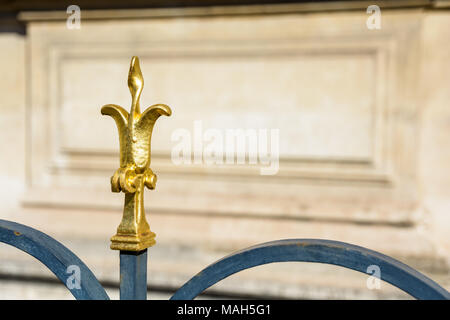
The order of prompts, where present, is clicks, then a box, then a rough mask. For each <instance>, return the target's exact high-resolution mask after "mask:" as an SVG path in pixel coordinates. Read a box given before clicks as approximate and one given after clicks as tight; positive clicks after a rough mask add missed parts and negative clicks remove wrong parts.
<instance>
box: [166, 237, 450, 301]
mask: <svg viewBox="0 0 450 320" xmlns="http://www.w3.org/2000/svg"><path fill="white" fill-rule="evenodd" d="M289 261H299V262H318V263H326V264H332V265H337V266H341V267H345V268H348V269H352V270H356V271H359V272H362V273H366V270H367V267H368V266H370V265H377V266H378V267H379V268H380V271H381V274H380V278H381V279H382V280H384V281H386V282H389V283H391V284H392V285H394V286H396V287H397V288H399V289H401V290H403V291H405V292H407V293H409V294H410V295H411V296H413V297H415V298H417V299H450V293H449V292H448V291H446V290H445V289H444V288H442V287H440V286H439V285H438V284H437V283H436V282H434V281H433V280H431V279H429V278H427V277H426V276H424V275H423V274H421V273H419V272H417V271H416V270H414V269H412V268H411V267H408V266H407V265H405V264H403V263H401V262H400V261H397V260H395V259H392V258H390V257H388V256H385V255H383V254H381V253H378V252H375V251H372V250H369V249H366V248H363V247H359V246H355V245H352V244H348V243H344V242H338V241H330V240H317V239H288V240H279V241H272V242H267V243H263V244H260V245H257V246H253V247H250V248H247V249H244V250H241V251H239V252H236V253H233V254H231V255H229V256H227V257H225V258H223V259H221V260H219V261H217V262H215V263H213V264H212V265H210V266H208V267H207V268H205V269H203V270H202V271H201V272H199V273H198V274H197V275H196V276H194V277H193V278H192V279H191V280H189V281H188V282H186V283H185V284H184V285H183V286H182V287H181V288H180V289H179V290H178V291H177V292H175V294H174V295H173V296H172V298H171V299H172V300H188V299H194V298H195V297H196V296H198V295H199V294H200V293H202V292H203V291H204V290H205V289H207V288H209V287H211V286H212V285H214V284H215V283H217V282H219V281H220V280H222V279H225V278H226V277H228V276H230V275H232V274H235V273H237V272H239V271H242V270H245V269H248V268H252V267H256V266H259V265H263V264H268V263H273V262H289Z"/></svg>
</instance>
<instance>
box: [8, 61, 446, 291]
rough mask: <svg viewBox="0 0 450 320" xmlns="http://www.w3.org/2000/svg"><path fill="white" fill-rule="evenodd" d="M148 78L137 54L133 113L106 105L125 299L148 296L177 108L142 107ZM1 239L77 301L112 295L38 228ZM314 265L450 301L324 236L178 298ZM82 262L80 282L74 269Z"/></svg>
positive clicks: (425, 283) (245, 257) (378, 257)
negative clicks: (289, 266) (263, 271)
mask: <svg viewBox="0 0 450 320" xmlns="http://www.w3.org/2000/svg"><path fill="white" fill-rule="evenodd" d="M143 85H144V79H143V77H142V73H141V70H140V66H139V59H138V58H137V57H133V58H132V60H131V66H130V72H129V75H128V87H129V89H130V92H131V96H132V104H131V111H130V113H128V112H127V111H126V110H125V109H124V108H122V107H120V106H118V105H114V104H109V105H105V106H103V107H102V109H101V112H102V114H104V115H109V116H111V117H112V118H113V119H114V120H115V122H116V125H117V128H118V130H119V140H120V168H119V169H117V170H116V172H115V173H114V175H113V176H112V177H111V190H112V191H113V192H124V193H125V203H124V210H123V218H122V222H121V223H120V225H119V227H118V228H117V233H116V235H114V236H113V237H112V238H111V249H113V250H119V251H120V299H137V300H145V299H146V298H147V248H148V247H150V246H152V245H154V244H155V240H154V238H155V234H154V233H153V232H151V231H150V226H149V224H148V222H147V220H146V217H145V212H144V202H143V201H144V200H143V192H144V188H145V187H148V188H149V189H154V188H155V186H156V175H155V174H154V173H153V171H152V170H151V169H150V161H151V134H152V130H153V126H154V124H155V122H156V120H157V119H158V118H159V117H160V116H161V115H166V116H170V115H171V113H172V111H171V109H170V108H169V107H168V106H166V105H163V104H156V105H153V106H151V107H149V108H147V109H146V110H145V111H144V112H142V113H141V111H140V104H139V98H140V95H141V92H142V89H143ZM0 242H3V243H6V244H9V245H11V246H13V247H15V248H17V249H20V250H22V251H24V252H26V253H28V254H30V255H31V256H33V257H35V258H36V259H37V260H39V261H41V262H42V263H43V264H44V265H45V266H46V267H47V268H48V269H50V270H51V271H52V272H53V273H54V274H55V275H56V276H57V277H58V279H59V280H61V282H62V283H63V284H64V285H65V286H66V287H67V289H68V290H69V291H70V292H71V293H72V295H73V296H74V297H75V298H76V299H97V300H105V299H109V297H108V295H107V293H106V291H105V289H104V288H103V287H102V285H101V284H100V282H99V281H98V280H97V278H96V277H95V275H94V274H93V273H92V271H91V270H90V269H89V268H88V267H87V266H86V265H85V264H84V263H83V262H82V261H81V260H80V259H79V258H78V257H77V256H76V255H75V254H74V253H72V252H71V251H70V250H69V249H68V248H66V247H65V246H64V245H62V244H61V243H59V242H58V241H57V240H55V239H53V238H52V237H50V236H48V235H46V234H45V233H42V232H40V231H38V230H35V229H33V228H31V227H28V226H25V225H22V224H18V223H15V222H11V221H6V220H0ZM290 261H299V262H315V263H325V264H331V265H336V266H341V267H344V268H348V269H351V270H355V271H359V272H363V273H365V272H366V270H367V267H368V266H370V265H377V266H378V267H379V268H380V270H382V272H381V273H380V279H381V280H384V281H386V282H389V283H391V284H392V285H394V286H395V287H397V288H399V289H401V290H403V291H405V292H406V293H408V294H410V295H411V296H413V297H414V298H417V299H450V293H449V292H448V291H447V290H445V289H444V288H442V287H441V286H439V285H438V284H437V283H436V282H434V281H433V280H431V279H429V278H428V277H426V276H425V275H423V274H421V273H420V272H418V271H416V270H414V269H413V268H411V267H409V266H407V265H405V264H403V263H401V262H400V261H398V260H395V259H393V258H391V257H388V256H386V255H383V254H381V253H379V252H375V251H372V250H369V249H366V248H363V247H359V246H356V245H352V244H349V243H344V242H339V241H331V240H321V239H286V240H278V241H272V242H267V243H263V244H259V245H256V246H253V247H250V248H247V249H244V250H241V251H238V252H235V253H233V254H231V255H229V256H227V257H224V258H223V259H221V260H219V261H217V262H215V263H213V264H212V265H210V266H208V267H206V268H205V269H203V270H202V271H201V272H199V273H198V274H197V275H195V276H194V277H193V278H192V279H190V280H189V281H188V282H186V283H185V284H184V285H183V286H182V287H181V288H180V289H178V291H176V292H175V294H174V295H173V296H172V297H171V299H173V300H179V299H194V298H195V297H197V296H198V295H199V294H201V293H202V292H203V291H204V290H206V289H207V288H209V287H211V286H212V285H214V284H216V283H217V282H219V281H221V280H223V279H225V278H227V277H228V276H230V275H232V274H235V273H237V272H240V271H242V270H245V269H249V268H253V267H256V266H260V265H264V264H268V263H275V262H290ZM71 266H76V267H77V268H78V269H79V270H77V271H78V272H77V276H78V277H79V278H78V279H77V280H78V282H77V285H74V284H73V281H71V280H73V279H69V277H72V275H68V274H67V272H66V271H67V270H68V268H70V267H71Z"/></svg>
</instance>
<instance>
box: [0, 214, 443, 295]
mask: <svg viewBox="0 0 450 320" xmlns="http://www.w3.org/2000/svg"><path fill="white" fill-rule="evenodd" d="M0 242H3V243H7V244H9V245H11V246H13V247H16V248H18V249H20V250H22V251H24V252H26V253H28V254H30V255H31V256H33V257H35V258H36V259H38V260H39V261H41V262H42V263H43V264H44V265H45V266H47V268H49V269H50V270H51V271H52V272H53V273H54V274H55V275H56V276H57V277H58V279H59V280H61V282H62V283H63V284H64V285H65V286H66V287H67V288H68V290H70V292H71V293H72V294H73V296H74V297H75V298H76V299H97V300H105V299H109V297H108V295H107V294H106V292H105V290H104V288H103V287H102V286H101V284H100V282H99V281H98V280H97V278H96V277H95V276H94V274H93V273H92V272H91V270H89V268H88V267H87V266H86V265H85V264H84V263H83V262H82V261H81V260H80V259H79V258H78V257H77V256H76V255H75V254H73V253H72V252H71V251H70V250H69V249H68V248H66V247H65V246H63V245H62V244H61V243H59V242H58V241H56V240H55V239H53V238H51V237H50V236H48V235H46V234H44V233H42V232H40V231H38V230H35V229H33V228H30V227H27V226H25V225H22V224H18V223H15V222H11V221H6V220H0ZM289 261H301V262H316V263H325V264H331V265H336V266H341V267H344V268H348V269H352V270H355V271H359V272H363V273H365V272H366V270H367V267H368V266H370V265H377V266H379V268H380V270H382V272H381V274H380V279H381V280H384V281H386V282H389V283H391V284H392V285H394V286H396V287H397V288H399V289H401V290H403V291H405V292H406V293H408V294H410V295H411V296H413V297H415V298H417V299H439V300H440V299H447V300H449V299H450V293H449V292H448V291H447V290H445V289H444V288H442V287H441V286H439V285H438V284H437V283H436V282H434V281H433V280H431V279H429V278H428V277H426V276H424V275H423V274H421V273H420V272H418V271H416V270H414V269H412V268H411V267H409V266H407V265H405V264H403V263H401V262H400V261H397V260H395V259H393V258H391V257H388V256H386V255H383V254H381V253H378V252H375V251H372V250H369V249H366V248H363V247H359V246H355V245H352V244H348V243H344V242H339V241H330V240H319V239H287V240H278V241H272V242H267V243H263V244H260V245H256V246H253V247H250V248H247V249H244V250H241V251H238V252H236V253H233V254H231V255H229V256H227V257H225V258H223V259H221V260H219V261H217V262H215V263H213V264H212V265H210V266H208V267H207V268H205V269H204V270H202V271H201V272H199V273H198V274H197V275H196V276H194V277H193V278H192V279H191V280H189V281H188V282H187V283H185V284H184V285H183V286H182V287H181V288H180V289H179V290H178V291H177V292H176V293H175V294H174V295H173V296H172V298H171V299H173V300H180V299H194V298H195V297H197V296H198V295H199V294H200V293H202V292H203V291H204V290H205V289H207V288H209V287H211V286H212V285H214V284H215V283H217V282H219V281H221V280H223V279H225V278H226V277H228V276H230V275H232V274H235V273H237V272H239V271H242V270H245V269H249V268H253V267H256V266H259V265H264V264H268V263H275V262H289ZM72 265H76V266H78V267H79V268H80V273H79V274H80V277H81V278H80V285H79V286H78V287H73V286H71V285H70V281H68V280H69V279H68V277H69V275H68V274H67V273H66V270H67V268H68V267H69V266H72ZM146 297H147V250H143V251H141V252H126V251H121V252H120V298H121V299H146Z"/></svg>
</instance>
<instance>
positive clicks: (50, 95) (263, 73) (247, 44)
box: [0, 1, 450, 299]
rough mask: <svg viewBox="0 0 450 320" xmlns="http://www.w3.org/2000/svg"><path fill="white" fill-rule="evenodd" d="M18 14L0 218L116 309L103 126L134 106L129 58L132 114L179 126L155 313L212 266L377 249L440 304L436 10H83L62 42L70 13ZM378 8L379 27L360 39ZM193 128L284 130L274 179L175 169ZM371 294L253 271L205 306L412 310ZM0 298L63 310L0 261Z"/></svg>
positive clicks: (299, 270)
mask: <svg viewBox="0 0 450 320" xmlns="http://www.w3.org/2000/svg"><path fill="white" fill-rule="evenodd" d="M13 3H14V4H15V5H16V6H15V7H14V6H11V7H7V6H5V7H4V8H2V9H1V10H3V11H2V12H4V13H5V14H4V17H5V18H4V19H3V21H2V22H1V24H0V30H1V31H2V32H1V33H0V46H1V48H2V50H0V70H1V72H2V77H0V88H1V89H0V90H1V92H2V94H1V99H0V128H1V131H0V132H1V134H0V147H1V148H0V185H1V192H0V203H1V204H2V207H1V211H0V218H1V219H8V220H14V221H17V222H20V223H25V224H27V225H30V226H32V227H35V228H37V229H40V230H42V231H44V232H47V233H48V234H49V235H51V236H53V237H55V238H56V239H58V240H60V241H61V242H62V243H63V244H65V245H66V246H68V247H69V248H71V249H73V251H74V252H75V253H76V254H78V255H79V257H80V258H81V259H82V260H84V262H85V263H86V264H87V265H88V266H90V267H91V268H92V270H93V272H94V273H95V274H96V276H97V277H98V278H99V279H100V281H102V282H103V283H105V285H106V286H107V289H108V291H109V292H110V294H111V296H112V297H113V298H117V288H118V268H119V263H118V253H117V252H116V251H111V250H110V249H109V238H110V237H111V236H112V235H113V234H114V232H115V230H116V227H117V226H118V224H119V222H120V217H121V208H122V206H123V203H122V202H123V196H122V195H118V194H113V193H111V192H110V185H109V177H110V176H111V175H112V173H113V172H114V170H115V169H116V167H117V166H118V137H117V132H116V128H115V126H114V123H113V122H112V121H111V119H109V118H106V117H102V116H101V115H100V108H101V106H102V105H104V104H107V103H116V104H119V105H122V106H124V107H128V106H129V105H130V96H129V92H128V89H127V85H126V77H127V72H128V66H129V61H130V58H131V56H133V55H137V56H139V57H140V59H141V67H142V71H143V74H144V78H145V87H144V92H143V96H142V99H141V101H142V107H144V106H149V105H151V104H154V103H166V104H168V105H169V106H171V108H172V110H173V115H172V117H171V118H164V119H161V120H159V123H157V125H156V127H155V130H154V134H153V138H152V154H153V157H152V169H153V170H154V172H155V173H156V174H157V175H158V185H157V188H156V190H154V191H149V192H147V193H146V200H145V201H146V210H147V217H148V220H149V222H150V225H151V228H152V230H153V231H154V232H156V234H157V238H156V240H157V245H156V246H155V247H152V248H150V249H149V259H150V260H149V288H150V298H166V297H167V296H169V294H170V293H171V292H173V291H174V290H175V289H176V288H177V287H179V286H180V285H181V284H182V283H184V282H185V281H187V280H188V279H189V278H190V277H191V276H193V275H194V274H195V273H197V272H198V271H200V270H201V269H202V268H203V267H206V266H207V265H208V264H210V263H212V262H214V261H215V260H216V259H218V258H220V257H222V256H223V255H226V254H229V253H231V252H233V251H235V250H238V249H241V248H244V247H247V246H250V245H254V244H257V243H260V242H265V241H270V240H276V239H286V238H323V239H333V240H339V241H345V242H349V243H353V244H357V245H360V246H364V247H367V248H370V249H373V250H377V251H380V252H382V253H385V254H387V255H391V256H393V257H395V258H397V259H399V260H401V261H403V262H405V263H407V264H409V265H411V266H413V267H415V268H417V269H418V270H420V271H421V272H423V273H424V274H426V275H428V276H429V277H431V278H432V279H434V280H436V281H437V282H439V283H440V284H442V285H443V286H444V287H446V288H447V289H450V274H449V270H450V237H449V236H448V234H449V231H450V165H449V164H450V107H449V102H450V90H449V87H450V42H449V41H448V40H449V39H450V11H449V8H450V3H449V2H447V1H380V2H377V3H371V2H365V1H356V2H355V1H343V2H332V1H331V2H320V3H316V2H308V1H306V2H305V1H300V2H294V3H278V4H276V3H261V2H257V1H256V2H252V1H249V2H245V3H244V4H242V3H241V4H239V5H238V3H236V2H233V1H223V2H218V1H209V2H207V1H205V2H202V1H185V2H181V3H182V5H178V6H171V5H166V6H165V5H164V3H163V2H161V3H159V2H155V3H156V4H155V5H153V7H148V6H146V5H145V4H144V3H143V1H131V2H129V4H128V7H127V8H123V7H116V6H114V5H111V4H108V3H106V2H104V1H79V7H80V8H81V12H80V14H81V20H80V25H79V26H80V28H79V29H78V28H71V27H68V22H67V21H68V20H67V19H68V18H69V17H70V15H71V13H69V14H68V13H67V11H66V9H67V6H68V4H67V5H65V6H63V5H61V2H58V3H59V4H56V3H57V1H44V2H42V4H40V5H37V4H32V2H30V1H15V2H13ZM374 4H375V5H378V6H379V8H380V9H381V11H380V13H381V16H380V19H381V20H380V22H381V23H380V26H379V27H380V28H370V26H368V24H370V23H369V22H368V19H369V18H370V17H371V15H372V14H373V13H370V12H369V13H368V12H367V8H368V7H369V6H370V5H374ZM199 123H200V124H201V126H202V130H203V131H202V132H205V131H206V130H208V129H215V130H218V131H219V132H226V130H227V129H244V130H246V129H254V130H260V129H266V130H268V131H270V130H271V129H276V130H279V131H278V132H279V143H278V148H279V170H278V171H277V172H276V174H273V175H261V172H260V169H261V168H260V166H258V165H252V164H248V163H247V162H245V163H243V164H231V165H217V164H213V165H208V164H206V163H204V162H202V163H199V164H196V163H192V164H181V165H179V164H176V163H174V161H173V157H172V151H173V148H174V146H175V145H176V141H175V140H174V136H173V133H174V131H176V130H179V129H185V130H186V131H188V132H191V133H192V134H193V135H194V131H195V130H196V126H197V128H198V124H199ZM192 139H193V140H194V139H195V137H194V136H192ZM200 140H202V143H203V146H205V145H207V142H208V141H207V139H205V137H203V136H200ZM193 144H194V142H193ZM203 151H204V149H203ZM381 272H382V271H381ZM367 277H368V275H364V274H355V273H354V272H351V271H347V270H343V269H342V268H337V267H331V266H323V265H311V264H303V263H287V264H278V265H267V266H263V267H258V268H256V269H254V270H251V271H245V272H242V273H241V274H238V275H234V276H232V277H231V278H229V279H226V280H225V281H223V282H221V283H220V284H218V285H216V286H214V287H212V288H211V289H210V290H209V291H208V292H207V294H209V297H211V296H219V297H255V298H258V297H281V298H355V299H357V298H402V299H403V298H406V299H407V298H408V296H407V295H406V294H404V293H402V292H401V291H399V290H397V289H395V288H393V287H392V286H390V285H388V284H385V283H383V284H382V287H381V288H380V289H379V290H370V289H368V288H367V286H366V280H367ZM206 297H208V295H207V296H206ZM0 298H70V296H69V293H68V292H67V293H66V292H65V291H64V288H63V287H62V286H61V285H60V284H58V283H57V282H56V278H55V277H54V276H53V275H52V274H50V272H49V271H47V270H46V269H45V268H44V267H43V266H41V265H40V264H39V263H38V262H36V261H34V260H33V259H32V258H31V257H28V256H26V255H25V254H23V253H21V252H17V251H16V250H13V249H11V248H8V247H7V246H5V245H0Z"/></svg>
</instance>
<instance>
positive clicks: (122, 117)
mask: <svg viewBox="0 0 450 320" xmlns="http://www.w3.org/2000/svg"><path fill="white" fill-rule="evenodd" d="M143 87H144V78H143V77H142V72H141V68H140V66H139V59H138V57H133V58H132V59H131V64H130V71H129V73H128V88H129V89H130V92H131V97H132V101H131V111H130V113H128V112H127V111H126V110H125V109H124V108H122V107H121V106H118V105H115V104H107V105H104V106H103V107H102V109H101V112H102V114H103V115H109V116H111V117H112V118H113V119H114V120H115V122H116V125H117V129H118V130H119V141H120V168H119V169H117V170H116V172H115V173H114V175H113V176H112V177H111V190H112V192H121V191H122V192H124V193H125V204H124V209H123V217H122V222H121V223H120V225H119V227H118V228H117V234H116V235H114V236H113V237H112V238H111V249H113V250H124V251H141V250H144V249H146V248H148V247H150V246H152V245H154V244H155V234H154V233H153V232H151V231H150V226H149V224H148V222H147V220H146V218H145V212H144V186H146V187H147V188H149V189H154V188H155V186H156V175H155V174H154V173H153V171H152V169H150V161H151V159H150V158H151V137H152V131H153V126H154V125H155V122H156V120H157V119H158V118H159V117H160V116H161V115H165V116H170V115H171V114H172V111H171V110H170V108H169V106H166V105H165V104H155V105H152V106H151V107H149V108H147V109H146V110H145V111H144V112H142V113H141V111H140V105H139V98H140V96H141V92H142V89H143Z"/></svg>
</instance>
